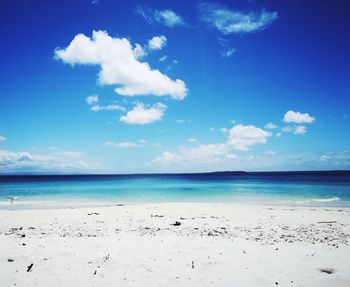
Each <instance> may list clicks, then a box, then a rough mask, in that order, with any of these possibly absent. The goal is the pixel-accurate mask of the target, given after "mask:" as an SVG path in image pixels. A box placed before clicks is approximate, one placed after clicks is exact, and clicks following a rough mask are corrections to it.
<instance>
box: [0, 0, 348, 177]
mask: <svg viewBox="0 0 350 287" xmlns="http://www.w3.org/2000/svg"><path fill="white" fill-rule="evenodd" d="M0 13H1V18H0V21H1V26H0V29H1V34H2V39H3V40H2V44H1V45H0V52H1V55H2V56H3V57H2V63H1V65H0V73H1V79H2V80H1V82H0V88H1V98H0V173H144V172H145V173H151V172H203V171H216V170H247V171H264V170H325V169H326V170H328V169H349V168H350V118H349V117H350V69H349V67H350V56H349V51H350V31H349V27H350V3H349V1H340V0H337V1H281V0H278V1H277V0H271V1H252V0H250V1H249V0H246V1H213V2H204V1H152V2H149V1H107V0H99V1H97V0H94V1H89V0H84V1H82V0H81V1H20V0H16V1H9V0H5V1H1V4H0Z"/></svg>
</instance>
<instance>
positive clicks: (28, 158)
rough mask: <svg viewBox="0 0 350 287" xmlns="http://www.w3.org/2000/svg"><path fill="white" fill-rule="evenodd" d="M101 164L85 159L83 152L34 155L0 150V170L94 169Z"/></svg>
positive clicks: (53, 170)
mask: <svg viewBox="0 0 350 287" xmlns="http://www.w3.org/2000/svg"><path fill="white" fill-rule="evenodd" d="M100 168H101V165H100V164H99V163H97V162H96V161H92V160H85V159H84V158H83V154H82V153H80V152H72V151H55V152H54V153H52V154H48V155H36V154H32V153H29V152H26V151H23V152H13V151H6V150H0V171H2V172H6V173H10V172H77V171H85V172H86V171H96V170H98V169H100Z"/></svg>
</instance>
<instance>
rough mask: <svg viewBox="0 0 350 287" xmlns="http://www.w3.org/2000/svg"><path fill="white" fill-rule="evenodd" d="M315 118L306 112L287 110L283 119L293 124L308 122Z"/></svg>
mask: <svg viewBox="0 0 350 287" xmlns="http://www.w3.org/2000/svg"><path fill="white" fill-rule="evenodd" d="M314 120H315V118H314V117H312V116H310V115H309V114H308V113H304V114H302V113H300V112H294V111H288V112H286V113H285V115H284V118H283V121H284V122H286V123H295V124H303V123H307V124H310V123H312V122H313V121H314Z"/></svg>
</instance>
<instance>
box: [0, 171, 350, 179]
mask: <svg viewBox="0 0 350 287" xmlns="http://www.w3.org/2000/svg"><path fill="white" fill-rule="evenodd" d="M216 174H217V175H242V176H244V175H289V174H290V175H302V174H305V175H306V174H307V175H327V174H329V175H350V170H348V169H330V170H290V171H286V170H271V171H244V170H225V171H207V172H196V171H195V172H150V173H143V172H140V173H41V172H39V173H0V178H1V177H30V176H38V177H40V176H43V177H47V176H57V177H60V176H106V177H108V176H162V175H164V176H172V175H174V176H178V175H216Z"/></svg>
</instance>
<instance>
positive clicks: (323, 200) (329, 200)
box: [311, 197, 340, 202]
mask: <svg viewBox="0 0 350 287" xmlns="http://www.w3.org/2000/svg"><path fill="white" fill-rule="evenodd" d="M339 200H340V198H339V197H329V198H313V199H311V201H314V202H333V201H339Z"/></svg>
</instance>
